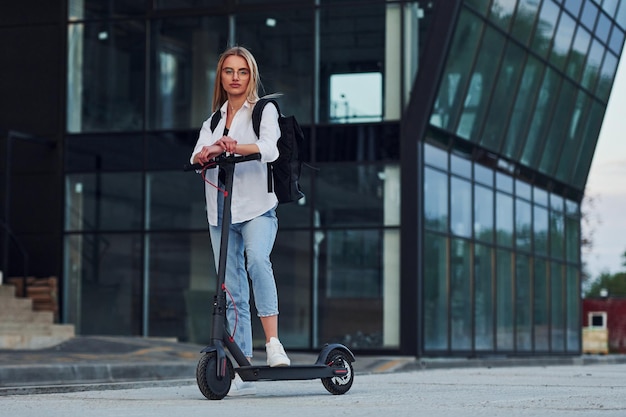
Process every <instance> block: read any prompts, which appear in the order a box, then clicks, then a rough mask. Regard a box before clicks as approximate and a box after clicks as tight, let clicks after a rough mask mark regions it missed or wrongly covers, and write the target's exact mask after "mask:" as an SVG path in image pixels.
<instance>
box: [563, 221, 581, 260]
mask: <svg viewBox="0 0 626 417" xmlns="http://www.w3.org/2000/svg"><path fill="white" fill-rule="evenodd" d="M580 244H581V242H580V217H579V216H572V215H567V216H565V259H566V260H567V261H568V262H573V263H576V264H577V263H578V262H580Z"/></svg>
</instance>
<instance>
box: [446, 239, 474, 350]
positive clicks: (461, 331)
mask: <svg viewBox="0 0 626 417" xmlns="http://www.w3.org/2000/svg"><path fill="white" fill-rule="evenodd" d="M450 252H451V253H450V348H451V349H453V350H470V349H471V347H472V300H471V298H470V297H468V295H469V294H471V293H472V291H471V288H472V285H471V279H470V277H471V269H470V260H471V256H470V244H469V242H468V241H466V240H462V239H452V241H451V248H450Z"/></svg>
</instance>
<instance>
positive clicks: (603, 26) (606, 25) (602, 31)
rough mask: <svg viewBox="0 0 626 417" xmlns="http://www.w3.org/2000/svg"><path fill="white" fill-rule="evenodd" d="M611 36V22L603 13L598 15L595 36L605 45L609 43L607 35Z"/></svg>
mask: <svg viewBox="0 0 626 417" xmlns="http://www.w3.org/2000/svg"><path fill="white" fill-rule="evenodd" d="M610 34H611V21H610V20H609V17H608V16H607V15H605V14H604V13H600V16H599V17H598V23H597V24H596V31H595V35H596V37H598V39H600V40H601V41H602V42H604V43H607V42H608V41H609V35H610Z"/></svg>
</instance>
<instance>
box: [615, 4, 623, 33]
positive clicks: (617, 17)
mask: <svg viewBox="0 0 626 417" xmlns="http://www.w3.org/2000/svg"><path fill="white" fill-rule="evenodd" d="M615 20H616V21H617V24H618V25H620V26H621V27H622V29H626V2H621V3H620V5H619V9H618V10H617V14H616V15H615Z"/></svg>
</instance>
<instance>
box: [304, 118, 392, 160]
mask: <svg viewBox="0 0 626 417" xmlns="http://www.w3.org/2000/svg"><path fill="white" fill-rule="evenodd" d="M303 130H304V134H305V137H309V135H308V132H307V130H306V129H303ZM315 137H316V139H315V158H316V162H352V161H384V160H399V159H400V125H399V124H398V123H383V124H364V125H361V124H358V125H354V124H348V125H327V126H318V127H317V132H316V135H315ZM305 160H306V159H305Z"/></svg>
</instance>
